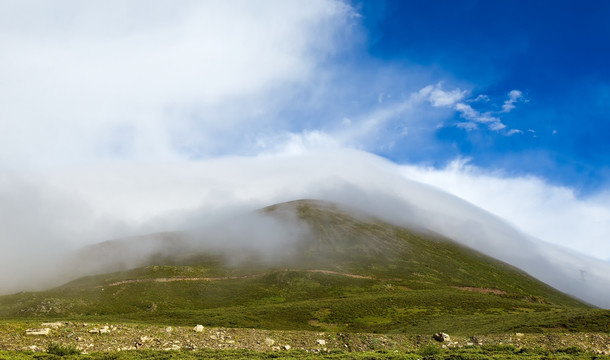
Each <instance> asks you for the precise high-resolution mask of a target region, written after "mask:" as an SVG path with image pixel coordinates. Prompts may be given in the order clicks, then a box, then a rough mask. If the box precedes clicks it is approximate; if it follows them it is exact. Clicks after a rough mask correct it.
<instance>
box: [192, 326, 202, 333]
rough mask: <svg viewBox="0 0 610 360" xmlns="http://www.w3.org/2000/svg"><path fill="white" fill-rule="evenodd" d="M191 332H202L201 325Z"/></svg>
mask: <svg viewBox="0 0 610 360" xmlns="http://www.w3.org/2000/svg"><path fill="white" fill-rule="evenodd" d="M193 330H195V332H202V331H203V325H197V326H195V327H194V328H193Z"/></svg>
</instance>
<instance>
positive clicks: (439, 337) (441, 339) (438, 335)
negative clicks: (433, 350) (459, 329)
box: [432, 332, 451, 342]
mask: <svg viewBox="0 0 610 360" xmlns="http://www.w3.org/2000/svg"><path fill="white" fill-rule="evenodd" d="M432 338H433V339H434V340H436V341H438V342H450V341H451V338H450V337H449V335H447V334H445V333H444V332H439V333H436V334H434V335H432Z"/></svg>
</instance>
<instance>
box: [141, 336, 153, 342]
mask: <svg viewBox="0 0 610 360" xmlns="http://www.w3.org/2000/svg"><path fill="white" fill-rule="evenodd" d="M150 340H152V339H151V338H150V337H148V336H140V343H142V344H144V343H145V342H148V341H150Z"/></svg>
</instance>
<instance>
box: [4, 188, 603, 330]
mask: <svg viewBox="0 0 610 360" xmlns="http://www.w3.org/2000/svg"><path fill="white" fill-rule="evenodd" d="M259 213H260V214H262V215H263V216H268V217H272V218H274V219H277V220H278V221H280V222H281V221H285V220H286V221H288V220H287V219H289V218H296V219H298V222H299V223H300V224H305V225H306V226H307V228H308V229H309V230H308V232H307V233H306V234H305V235H303V236H302V238H299V241H297V242H289V244H290V246H292V247H293V248H292V249H289V250H290V251H287V252H286V253H287V254H288V255H286V256H285V257H278V256H276V255H271V256H270V257H265V256H261V255H260V254H242V256H241V257H240V258H239V261H236V260H235V258H234V257H232V256H231V255H230V254H228V253H223V252H221V251H220V252H219V251H209V252H206V251H204V250H205V249H203V250H202V249H199V250H197V252H193V251H189V252H188V254H185V253H184V252H182V253H181V254H180V256H173V255H172V254H171V253H167V252H165V253H163V254H156V255H155V254H153V255H152V256H151V258H150V259H149V260H148V263H147V264H146V265H145V266H141V267H138V268H135V269H130V270H126V271H119V272H113V273H106V274H100V275H94V276H87V277H83V278H79V279H77V280H74V281H72V282H70V283H67V284H65V285H63V286H60V287H57V288H54V289H51V290H47V291H42V292H26V293H19V294H14V295H9V296H2V297H0V317H2V318H3V319H5V320H6V321H13V322H14V321H17V322H19V321H38V320H40V321H42V320H46V321H50V320H53V319H56V320H70V321H88V322H116V321H122V322H132V323H147V324H159V325H171V326H181V325H184V326H194V325H195V324H202V325H204V326H216V327H229V328H257V329H269V330H311V331H319V332H342V333H356V332H368V333H374V332H376V333H388V334H390V333H401V334H413V335H416V334H432V333H434V332H437V331H446V332H449V333H452V334H458V335H463V336H469V335H473V334H494V333H495V334H500V333H514V332H520V333H540V332H565V331H588V332H607V331H608V330H609V329H610V312H608V311H606V310H600V309H595V308H592V307H590V306H588V305H587V304H584V303H582V302H580V301H578V300H577V299H574V298H572V297H570V296H567V295H565V294H563V293H561V292H559V291H557V290H555V289H553V288H551V287H549V286H548V285H546V284H543V283H541V282H540V281H538V280H536V279H534V278H532V277H531V276H529V275H527V274H525V273H524V272H522V271H520V270H518V269H515V268H513V267H511V266H509V265H507V264H505V263H502V262H500V261H497V260H494V259H492V258H489V257H487V256H485V255H483V254H481V253H478V252H476V251H474V250H472V249H468V248H466V247H463V246H460V245H458V244H456V243H455V242H452V241H450V240H448V239H445V238H442V237H439V236H435V235H430V234H422V233H418V232H415V231H411V230H409V229H404V228H400V227H396V226H393V225H390V224H388V223H385V222H383V221H380V220H377V219H374V218H370V217H367V216H364V215H356V214H353V213H350V212H348V211H345V210H342V209H341V208H338V207H336V206H334V205H332V204H328V203H324V202H319V201H310V200H301V201H295V202H290V203H283V204H278V205H274V206H271V207H268V208H265V209H262V210H260V212H259ZM235 221H239V219H236V220H235ZM172 236H174V237H176V236H177V235H175V234H173V235H172ZM104 246H105V247H108V246H110V245H108V244H105V245H104ZM111 246H117V247H120V246H121V243H120V242H115V243H113V244H112V245H111ZM278 246H279V245H278ZM88 251H89V252H92V253H95V251H96V248H95V247H93V248H90V249H88Z"/></svg>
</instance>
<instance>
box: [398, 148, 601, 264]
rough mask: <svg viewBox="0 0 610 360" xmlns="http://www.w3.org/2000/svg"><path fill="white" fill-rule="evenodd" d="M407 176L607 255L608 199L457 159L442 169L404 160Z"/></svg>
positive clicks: (540, 233) (530, 230)
mask: <svg viewBox="0 0 610 360" xmlns="http://www.w3.org/2000/svg"><path fill="white" fill-rule="evenodd" d="M404 173H405V174H406V176H408V177H411V178H413V179H416V180H418V181H422V182H424V183H426V184H430V185H432V186H436V187H438V188H440V189H444V190H445V191H448V192H450V193H452V194H454V195H456V196H458V197H460V198H462V199H464V200H466V201H468V202H470V203H472V204H474V205H476V206H479V207H481V208H482V209H485V210H487V211H489V212H491V213H493V214H496V215H497V216H499V217H501V218H503V219H505V220H506V221H508V222H510V223H512V224H513V225H515V226H516V227H518V228H519V229H521V230H523V231H524V232H525V233H527V234H530V235H532V236H535V237H537V238H539V239H543V240H545V241H547V242H549V243H553V244H556V245H559V246H562V247H565V248H569V249H572V250H576V251H578V252H580V253H583V254H587V255H589V256H591V257H596V258H599V259H607V260H610V243H609V242H608V241H607V239H609V238H610V225H609V224H610V206H609V205H608V204H610V201H608V200H609V198H608V196H607V195H606V194H598V195H593V196H591V197H589V198H579V197H577V196H576V195H575V193H574V190H572V189H569V188H566V187H561V186H555V185H552V184H548V183H546V182H545V181H544V180H542V179H539V178H536V177H531V176H525V177H509V176H505V175H504V174H502V173H488V172H486V171H484V170H482V169H478V168H476V167H474V166H471V165H468V163H467V162H465V161H463V160H456V161H454V162H452V163H451V164H450V165H449V166H448V167H446V168H444V169H433V168H424V167H416V166H405V167H404Z"/></svg>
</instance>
